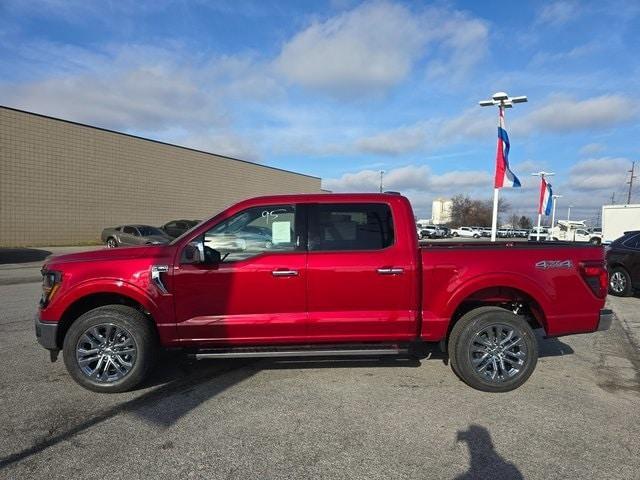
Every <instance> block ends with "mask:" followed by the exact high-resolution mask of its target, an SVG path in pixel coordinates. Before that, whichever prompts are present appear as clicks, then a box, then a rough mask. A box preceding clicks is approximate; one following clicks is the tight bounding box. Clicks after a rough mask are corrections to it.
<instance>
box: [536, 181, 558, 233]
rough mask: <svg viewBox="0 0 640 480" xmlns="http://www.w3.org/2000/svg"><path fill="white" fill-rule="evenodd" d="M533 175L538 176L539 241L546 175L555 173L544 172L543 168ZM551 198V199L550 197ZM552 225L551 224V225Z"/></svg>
mask: <svg viewBox="0 0 640 480" xmlns="http://www.w3.org/2000/svg"><path fill="white" fill-rule="evenodd" d="M531 175H533V176H534V177H540V200H539V203H538V229H537V232H536V242H539V241H540V227H541V221H542V203H543V201H544V196H545V190H546V188H547V181H546V177H550V176H551V175H555V173H553V172H545V171H544V170H543V171H541V172H536V173H532V174H531ZM552 197H553V195H552ZM550 200H552V199H550ZM551 226H552V227H553V225H551Z"/></svg>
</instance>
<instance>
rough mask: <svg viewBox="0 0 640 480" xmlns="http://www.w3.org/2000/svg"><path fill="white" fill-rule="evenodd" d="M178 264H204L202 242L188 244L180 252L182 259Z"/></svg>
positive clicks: (196, 241) (195, 241)
mask: <svg viewBox="0 0 640 480" xmlns="http://www.w3.org/2000/svg"><path fill="white" fill-rule="evenodd" d="M180 263H190V264H197V263H206V262H205V255H204V245H203V243H202V240H200V239H198V240H194V241H192V242H189V243H188V244H187V245H186V246H185V247H184V250H182V258H181V259H180Z"/></svg>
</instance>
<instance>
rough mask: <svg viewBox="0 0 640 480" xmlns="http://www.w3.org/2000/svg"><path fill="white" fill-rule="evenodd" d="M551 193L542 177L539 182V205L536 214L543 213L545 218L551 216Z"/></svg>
mask: <svg viewBox="0 0 640 480" xmlns="http://www.w3.org/2000/svg"><path fill="white" fill-rule="evenodd" d="M552 195H553V192H552V191H551V184H550V183H547V181H546V180H545V178H544V177H542V181H541V182H540V205H539V206H538V213H540V214H542V213H544V214H545V215H546V216H549V215H551V208H552V206H553V205H552V203H553V197H552Z"/></svg>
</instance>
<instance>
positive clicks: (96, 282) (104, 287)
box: [40, 278, 167, 321]
mask: <svg viewBox="0 0 640 480" xmlns="http://www.w3.org/2000/svg"><path fill="white" fill-rule="evenodd" d="M105 293H107V294H109V293H110V294H116V295H120V296H123V297H127V298H130V299H131V300H133V301H135V302H137V303H139V304H140V305H142V307H143V308H144V309H145V310H146V311H148V312H149V313H150V314H151V316H152V317H153V318H154V319H161V318H167V317H166V315H163V314H162V309H161V306H160V305H159V304H158V302H156V301H155V300H154V299H153V298H152V297H151V296H150V295H149V293H148V292H146V291H145V290H143V289H142V288H140V287H138V286H137V285H134V284H132V283H129V282H125V281H123V280H122V279H118V278H99V279H91V280H85V281H83V282H81V283H78V284H76V285H73V286H71V287H70V288H69V289H68V290H61V291H60V293H59V296H58V297H56V298H54V299H53V301H52V302H51V304H49V305H48V306H47V307H46V308H45V309H42V310H41V314H40V316H41V318H42V319H44V320H48V321H59V320H60V319H61V318H62V316H63V315H64V313H65V312H66V311H67V310H68V309H69V307H71V306H72V305H73V304H74V303H76V302H77V301H78V300H81V299H83V298H85V297H88V296H91V295H96V294H105Z"/></svg>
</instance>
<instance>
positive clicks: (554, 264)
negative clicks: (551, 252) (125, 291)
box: [536, 260, 573, 270]
mask: <svg viewBox="0 0 640 480" xmlns="http://www.w3.org/2000/svg"><path fill="white" fill-rule="evenodd" d="M536 268H539V269H540V270H548V269H550V268H573V263H572V262H571V260H540V261H539V262H538V263H536Z"/></svg>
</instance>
